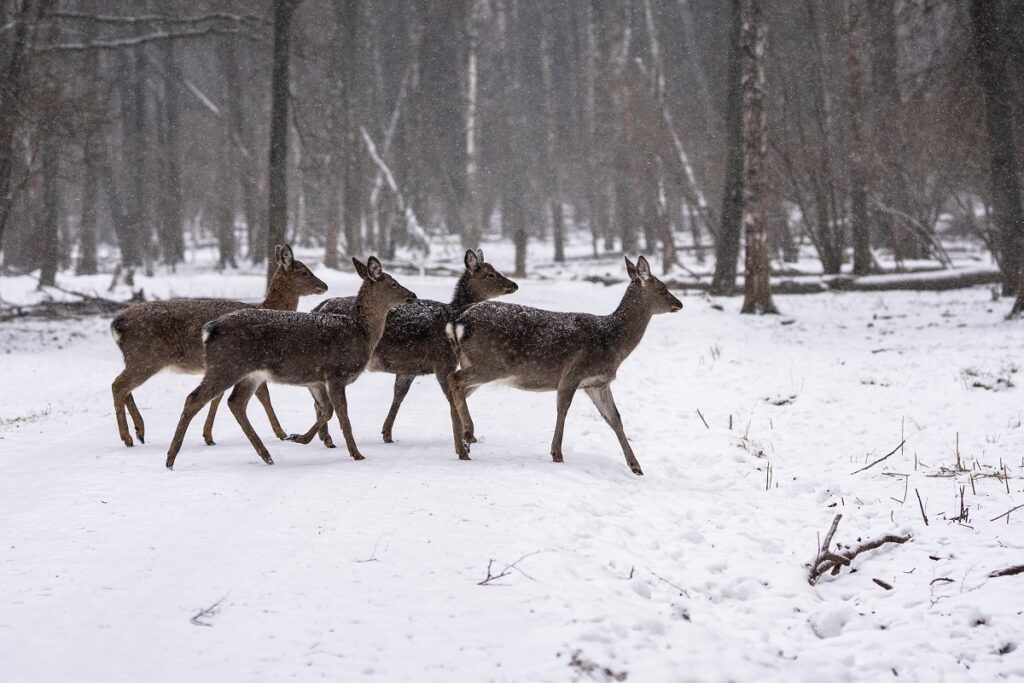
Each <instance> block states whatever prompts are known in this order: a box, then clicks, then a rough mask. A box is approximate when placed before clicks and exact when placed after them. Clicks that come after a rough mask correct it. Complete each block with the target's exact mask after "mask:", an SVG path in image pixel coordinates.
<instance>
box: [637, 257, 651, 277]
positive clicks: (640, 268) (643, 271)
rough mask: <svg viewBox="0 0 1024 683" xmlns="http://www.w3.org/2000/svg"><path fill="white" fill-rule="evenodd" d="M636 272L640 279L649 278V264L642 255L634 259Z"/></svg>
mask: <svg viewBox="0 0 1024 683" xmlns="http://www.w3.org/2000/svg"><path fill="white" fill-rule="evenodd" d="M636 272H637V274H638V275H639V276H640V279H641V280H650V279H651V264H649V263H648V262H647V259H645V258H644V257H643V256H641V257H640V258H638V259H637V260H636Z"/></svg>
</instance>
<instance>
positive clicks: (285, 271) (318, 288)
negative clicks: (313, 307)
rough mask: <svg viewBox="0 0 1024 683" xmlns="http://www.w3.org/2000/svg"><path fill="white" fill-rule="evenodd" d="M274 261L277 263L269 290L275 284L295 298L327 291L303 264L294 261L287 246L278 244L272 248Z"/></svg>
mask: <svg viewBox="0 0 1024 683" xmlns="http://www.w3.org/2000/svg"><path fill="white" fill-rule="evenodd" d="M274 259H275V260H276V261H277V270H276V271H275V272H274V277H273V278H272V279H271V281H270V287H271V289H273V288H274V286H275V284H277V285H278V286H280V287H282V288H284V289H287V290H288V291H290V292H291V293H293V294H294V295H295V296H306V295H308V294H323V293H324V292H326V291H327V285H326V284H325V283H324V281H323V280H321V279H320V278H318V277H317V276H316V275H313V272H312V271H311V270H310V269H309V268H308V267H307V266H306V264H305V263H303V262H302V261H296V260H295V256H294V254H292V248H291V247H290V246H289V245H287V244H279V245H277V246H276V247H274Z"/></svg>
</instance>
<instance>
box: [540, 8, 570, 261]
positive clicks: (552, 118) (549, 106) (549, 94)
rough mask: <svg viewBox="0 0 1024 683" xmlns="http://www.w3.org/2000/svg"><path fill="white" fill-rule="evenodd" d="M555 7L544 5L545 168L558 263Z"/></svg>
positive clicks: (561, 225)
mask: <svg viewBox="0 0 1024 683" xmlns="http://www.w3.org/2000/svg"><path fill="white" fill-rule="evenodd" d="M554 11H555V7H554V5H552V4H550V3H542V6H541V23H542V27H541V73H542V76H543V81H544V83H543V88H544V166H545V175H546V177H547V188H546V189H547V193H548V205H549V206H550V208H551V238H552V241H553V242H554V248H555V263H562V262H564V261H565V214H564V212H563V209H562V193H561V187H560V184H559V180H560V177H559V168H558V167H559V158H558V130H557V119H556V116H557V114H556V112H555V97H556V95H555V92H554V87H555V86H554V79H553V77H552V73H551V69H552V60H553V57H552V51H553V49H554V46H553V43H554V40H555V35H554V28H553V26H554V22H555V19H554V17H553V16H552V12H554Z"/></svg>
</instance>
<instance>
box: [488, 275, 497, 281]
mask: <svg viewBox="0 0 1024 683" xmlns="http://www.w3.org/2000/svg"><path fill="white" fill-rule="evenodd" d="M487 277H489V278H490V279H492V280H493V279H494V278H496V277H498V276H497V275H495V274H494V273H487Z"/></svg>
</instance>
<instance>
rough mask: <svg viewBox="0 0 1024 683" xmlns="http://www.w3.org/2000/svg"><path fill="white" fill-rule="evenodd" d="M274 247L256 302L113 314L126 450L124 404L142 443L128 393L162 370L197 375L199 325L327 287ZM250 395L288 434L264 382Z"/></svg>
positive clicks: (207, 428)
mask: <svg viewBox="0 0 1024 683" xmlns="http://www.w3.org/2000/svg"><path fill="white" fill-rule="evenodd" d="M274 251H275V259H276V261H277V270H276V271H275V272H274V276H273V277H272V278H271V279H270V284H269V285H268V287H267V293H266V297H265V298H264V299H263V301H262V302H260V303H258V304H247V303H242V302H241V301H232V300H230V299H167V300H164V301H147V302H144V303H139V304H135V305H134V306H131V307H130V308H128V309H126V310H125V311H123V312H121V313H119V314H118V315H117V316H115V317H114V319H113V320H112V321H111V323H110V333H111V335H112V336H113V337H114V342H115V343H116V344H117V346H118V348H120V349H121V354H122V355H123V356H124V370H122V371H121V374H119V375H118V376H117V378H116V379H114V382H113V384H112V385H111V391H112V392H113V394H114V415H115V416H116V417H117V429H118V432H119V433H120V436H121V441H123V442H124V445H125V446H127V447H129V448H130V447H132V446H133V445H134V443H133V441H132V437H131V435H130V434H129V433H128V420H127V419H126V418H125V407H127V408H128V412H129V413H131V416H132V422H133V423H134V426H135V436H136V437H137V438H138V440H139V443H143V444H144V443H146V438H145V434H146V427H145V423H144V422H143V420H142V414H141V413H140V412H139V409H138V406H136V404H135V398H134V397H133V396H132V391H134V390H135V389H136V388H138V387H139V386H141V385H142V384H143V383H145V382H146V381H147V380H149V378H151V377H152V376H153V375H155V374H156V373H158V372H160V371H161V370H163V369H165V368H172V369H174V370H176V371H178V372H184V373H188V374H194V375H201V374H203V340H202V336H201V334H202V326H203V325H204V324H205V323H207V322H209V321H211V320H215V319H216V318H219V317H220V316H222V315H224V314H225V313H230V312H232V311H238V310H250V309H257V308H268V309H274V310H284V311H294V310H295V309H296V308H298V306H299V297H302V296H307V295H310V294H323V293H324V292H326V291H327V285H326V284H324V282H323V281H322V280H320V279H319V278H318V277H316V276H315V275H313V273H312V271H310V269H309V268H308V267H307V266H306V264H304V263H303V262H302V261H297V260H295V256H294V254H293V253H292V248H291V247H290V246H289V245H287V244H284V245H280V244H279V245H277V247H276V249H275V250H274ZM256 396H257V398H258V399H259V401H260V403H261V404H263V408H264V410H266V412H267V417H268V418H269V419H270V425H271V427H272V428H273V430H274V434H275V435H276V436H277V437H278V438H280V439H284V438H286V437H287V436H288V435H287V434H286V433H285V431H284V430H283V429H282V428H281V423H280V421H278V419H277V415H276V414H275V413H274V408H273V406H272V405H271V403H270V392H269V391H268V390H267V385H266V384H261V385H260V386H259V387H258V388H257V390H256ZM221 398H222V397H221V396H217V397H215V398H214V399H213V402H212V403H211V404H210V412H209V414H208V415H207V417H206V424H205V425H204V426H203V439H204V440H205V441H206V444H207V445H208V446H213V445H214V441H213V421H214V419H215V418H216V416H217V407H218V405H220V401H221Z"/></svg>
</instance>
